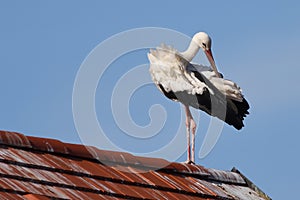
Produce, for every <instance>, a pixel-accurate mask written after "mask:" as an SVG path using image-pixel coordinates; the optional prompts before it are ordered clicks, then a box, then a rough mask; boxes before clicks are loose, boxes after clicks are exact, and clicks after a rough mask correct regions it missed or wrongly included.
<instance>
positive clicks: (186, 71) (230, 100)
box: [148, 32, 249, 163]
mask: <svg viewBox="0 0 300 200" xmlns="http://www.w3.org/2000/svg"><path fill="white" fill-rule="evenodd" d="M200 48H201V49H202V50H203V51H204V53H205V54H206V56H207V58H208V60H209V62H210V65H211V67H207V66H203V65H198V64H193V63H191V61H192V59H193V58H194V57H195V56H196V54H197V53H198V51H199V49H200ZM148 58H149V61H150V69H149V71H150V74H151V77H152V80H153V82H154V83H155V85H156V86H157V87H158V89H159V90H160V91H161V92H162V93H163V94H164V95H165V96H166V97H167V98H169V99H171V100H174V101H179V102H181V103H182V104H183V105H184V107H185V113H186V134H187V144H188V151H187V161H186V162H187V163H194V162H195V150H194V149H195V132H196V123H195V121H194V119H193V116H192V115H191V111H190V109H189V106H192V107H194V108H196V109H200V110H203V111H205V112H206V113H208V114H209V115H212V116H215V117H218V118H219V119H221V120H223V121H225V122H226V123H227V124H229V125H232V126H234V127H235V128H236V129H238V130H240V129H241V128H242V127H243V126H244V124H243V120H244V117H246V115H247V114H249V112H248V109H249V104H248V102H247V101H246V99H245V98H244V96H243V95H242V90H241V88H240V87H239V86H238V85H237V84H236V83H234V82H232V81H230V80H227V79H224V78H223V76H222V75H221V74H220V73H219V72H218V70H217V67H216V65H215V62H214V58H213V55H212V52H211V38H210V37H209V36H208V35H207V34H206V33H204V32H199V33H197V34H195V35H194V37H193V38H192V41H191V43H190V45H189V47H188V48H187V50H186V51H184V52H179V51H177V50H176V49H174V48H172V47H169V46H166V45H161V46H160V47H158V48H156V49H155V50H153V49H151V50H150V53H148ZM190 131H191V132H192V135H191V136H192V139H191V140H190ZM190 143H192V144H190ZM191 151H192V153H191Z"/></svg>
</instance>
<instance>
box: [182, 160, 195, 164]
mask: <svg viewBox="0 0 300 200" xmlns="http://www.w3.org/2000/svg"><path fill="white" fill-rule="evenodd" d="M184 163H185V164H189V165H195V163H194V162H193V161H191V160H187V161H185V162H184Z"/></svg>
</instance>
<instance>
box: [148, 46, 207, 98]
mask: <svg viewBox="0 0 300 200" xmlns="http://www.w3.org/2000/svg"><path fill="white" fill-rule="evenodd" d="M148 58H149V61H150V69H149V72H150V74H151V77H152V80H153V82H154V83H155V84H156V85H157V86H158V87H159V85H161V86H162V87H163V88H164V90H165V91H167V92H170V91H172V92H186V93H188V94H193V95H195V94H202V93H203V91H204V90H206V89H205V88H207V86H206V84H205V83H204V82H201V80H199V79H198V78H197V77H195V74H194V73H193V72H191V71H188V70H187V69H186V67H187V66H188V65H189V64H190V63H189V62H188V61H186V60H185V59H184V58H182V57H181V56H180V55H179V54H178V52H177V51H176V50H174V49H173V48H171V47H167V46H161V47H158V48H157V49H156V50H150V53H149V54H148Z"/></svg>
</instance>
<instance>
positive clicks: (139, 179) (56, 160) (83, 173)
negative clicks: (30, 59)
mask: <svg viewBox="0 0 300 200" xmlns="http://www.w3.org/2000/svg"><path fill="white" fill-rule="evenodd" d="M0 177H1V178H0V199H14V200H18V199H30V200H36V199H108V200H109V199H180V200H184V199H199V200H204V199H206V200H208V199H228V200H229V199H270V198H269V197H268V196H267V195H265V194H264V193H263V192H262V191H261V190H259V189H258V188H257V187H256V186H255V185H254V184H253V183H252V182H250V181H249V180H248V179H247V178H246V177H244V176H243V175H242V174H240V173H239V172H238V171H237V170H234V171H221V170H216V169H209V168H205V167H203V166H200V165H189V164H184V163H175V162H171V163H170V162H168V161H166V160H163V159H158V158H145V157H137V156H133V155H131V154H128V153H124V152H112V151H104V150H99V149H97V148H95V147H86V146H83V145H79V144H68V143H63V142H60V141H58V140H53V139H45V138H36V137H30V136H24V135H23V134H20V133H15V132H7V131H0Z"/></svg>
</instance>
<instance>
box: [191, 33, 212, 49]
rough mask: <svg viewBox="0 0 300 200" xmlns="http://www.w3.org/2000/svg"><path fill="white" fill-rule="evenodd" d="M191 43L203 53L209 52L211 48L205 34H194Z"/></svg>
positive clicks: (208, 38) (209, 40)
mask: <svg viewBox="0 0 300 200" xmlns="http://www.w3.org/2000/svg"><path fill="white" fill-rule="evenodd" d="M193 41H194V42H196V44H197V45H198V46H199V47H200V48H201V49H203V51H209V50H210V48H211V38H210V37H209V35H207V33H205V32H199V33H196V34H195V35H194V37H193Z"/></svg>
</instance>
